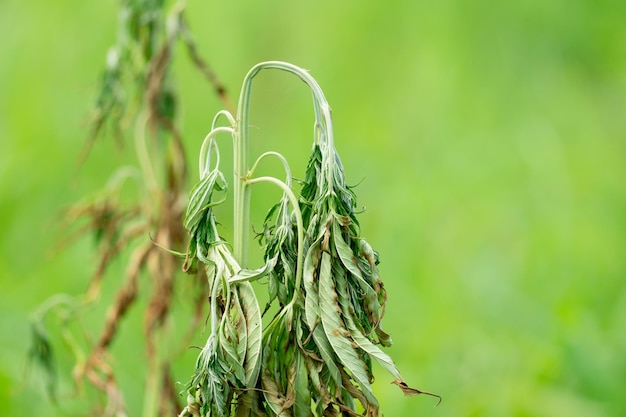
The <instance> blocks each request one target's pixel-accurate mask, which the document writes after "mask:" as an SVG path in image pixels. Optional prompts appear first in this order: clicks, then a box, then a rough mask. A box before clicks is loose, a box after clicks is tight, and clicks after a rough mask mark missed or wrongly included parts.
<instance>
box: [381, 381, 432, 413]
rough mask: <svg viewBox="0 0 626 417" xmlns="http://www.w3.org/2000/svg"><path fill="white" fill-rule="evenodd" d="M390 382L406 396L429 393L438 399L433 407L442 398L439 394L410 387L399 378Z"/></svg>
mask: <svg viewBox="0 0 626 417" xmlns="http://www.w3.org/2000/svg"><path fill="white" fill-rule="evenodd" d="M392 384H395V385H397V386H398V387H400V389H401V390H402V393H403V394H404V395H405V396H407V397H411V396H413V395H419V394H424V395H429V396H431V397H435V398H437V399H438V401H437V404H435V407H437V406H438V405H439V404H441V400H442V398H441V395H438V394H434V393H432V392H428V391H420V390H418V389H416V388H411V387H409V386H408V385H407V384H406V382H404V381H402V380H401V379H396V380H395V381H393V382H392Z"/></svg>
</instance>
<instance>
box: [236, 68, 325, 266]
mask: <svg viewBox="0 0 626 417" xmlns="http://www.w3.org/2000/svg"><path fill="white" fill-rule="evenodd" d="M263 69H278V70H282V71H287V72H289V73H292V74H294V75H296V76H298V77H299V78H300V79H301V80H302V81H304V82H305V83H306V84H307V85H308V86H309V88H310V89H311V91H312V93H313V104H314V108H315V116H316V125H315V129H316V130H319V131H320V134H319V138H317V139H316V140H318V141H320V142H321V141H324V142H325V143H324V145H325V146H326V147H327V148H329V149H334V144H333V140H334V139H333V127H332V123H333V122H332V118H331V111H330V107H329V105H328V102H327V101H326V97H325V96H324V93H323V91H322V89H321V87H320V86H319V84H318V83H317V81H315V79H314V78H313V77H311V75H310V74H309V73H308V72H307V71H306V70H304V69H302V68H300V67H298V66H296V65H293V64H289V63H287V62H281V61H267V62H262V63H260V64H257V65H255V66H254V67H252V69H251V70H250V71H249V72H248V74H247V75H246V77H245V79H244V82H243V86H242V88H241V94H240V96H239V104H238V107H237V124H236V127H235V143H234V176H235V179H234V183H235V184H234V233H235V239H234V246H233V250H234V255H235V258H236V259H238V260H239V261H240V265H241V267H242V268H246V267H247V264H248V262H247V260H248V241H249V238H248V229H249V222H250V218H249V217H250V215H249V214H250V192H249V190H248V187H247V185H248V184H250V181H249V180H248V178H249V173H248V171H247V167H248V148H249V138H248V136H249V134H248V131H249V126H248V120H249V116H250V98H251V94H252V80H253V79H254V77H255V76H256V75H257V74H258V73H259V72H260V71H261V70H263ZM316 136H317V135H316ZM320 144H321V143H320ZM330 161H331V162H329V163H332V161H333V159H332V158H331V159H330ZM330 168H331V169H328V170H327V172H328V175H329V177H330V178H329V183H330V184H332V175H333V169H332V167H330Z"/></svg>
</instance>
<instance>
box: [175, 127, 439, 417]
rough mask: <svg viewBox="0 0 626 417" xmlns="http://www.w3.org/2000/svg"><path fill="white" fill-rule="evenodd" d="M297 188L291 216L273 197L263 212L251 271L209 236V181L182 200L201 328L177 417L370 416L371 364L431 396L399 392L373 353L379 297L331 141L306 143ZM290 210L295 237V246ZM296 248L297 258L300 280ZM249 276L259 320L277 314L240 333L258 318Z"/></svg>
mask: <svg viewBox="0 0 626 417" xmlns="http://www.w3.org/2000/svg"><path fill="white" fill-rule="evenodd" d="M217 179H219V181H218V180H217ZM301 184H302V187H301V192H300V197H299V200H298V204H297V207H291V206H290V204H289V200H288V199H287V197H286V196H284V197H283V198H282V199H281V200H280V201H279V202H278V203H277V204H276V205H274V206H273V207H272V208H271V209H270V210H269V212H268V214H267V216H266V218H265V221H264V225H263V230H262V232H261V233H260V234H259V241H260V243H261V244H262V245H263V247H264V250H265V255H264V257H265V265H264V266H263V267H261V268H259V269H257V270H241V269H238V266H237V264H236V262H235V261H234V259H232V255H231V254H230V251H229V250H228V248H227V245H225V243H224V242H223V241H222V240H220V238H219V235H218V232H217V229H216V221H215V218H214V214H213V211H212V208H213V207H214V206H215V205H216V204H219V203H221V202H222V201H223V198H216V197H215V195H216V192H218V191H219V192H221V191H224V190H225V187H224V181H223V176H222V175H221V174H220V173H219V171H218V170H217V169H214V170H213V171H210V172H209V173H208V174H206V176H205V177H204V178H203V179H201V181H200V183H199V184H198V185H197V186H196V187H195V188H194V190H193V191H192V193H191V198H190V201H189V206H188V210H187V217H186V220H185V227H186V228H187V230H188V231H189V233H190V243H189V247H188V251H187V258H186V262H185V265H186V267H187V268H188V269H194V268H195V267H196V266H197V265H198V264H200V263H201V264H203V266H204V268H205V269H206V271H207V278H208V281H209V285H210V287H211V289H212V294H213V295H212V296H211V299H210V302H211V311H212V313H211V322H212V330H211V335H210V336H209V338H208V341H207V345H206V346H205V347H204V348H203V350H202V352H201V353H200V356H199V357H198V360H197V363H196V369H195V372H194V375H193V377H192V379H191V381H190V382H189V383H188V384H187V386H186V388H185V392H186V393H187V398H188V405H187V407H186V408H185V410H184V411H183V412H182V413H181V416H194V417H195V416H202V417H204V416H238V417H239V416H289V417H313V416H339V415H344V416H347V415H351V416H368V417H375V416H378V415H379V403H378V401H377V399H376V397H375V395H374V392H373V390H372V385H371V384H372V382H373V381H374V375H373V372H372V362H373V361H377V362H378V363H380V364H381V366H382V367H383V368H384V369H385V370H386V371H388V372H389V373H390V374H391V375H392V377H393V378H394V383H395V384H396V385H398V386H399V387H400V388H401V390H402V391H403V392H404V393H405V394H406V395H414V394H422V393H424V394H428V395H434V394H430V393H427V392H423V391H419V390H416V389H414V388H410V387H409V386H408V385H407V384H406V383H405V382H404V380H403V379H402V376H401V375H400V372H399V371H398V369H397V367H396V366H395V364H394V363H393V361H392V359H391V358H390V357H389V356H388V355H387V354H386V353H384V352H383V351H382V349H381V347H387V346H390V345H391V338H390V336H389V335H388V334H387V333H385V331H384V330H383V328H382V324H381V321H382V318H383V315H384V309H385V303H386V300H387V295H386V290H385V287H384V285H383V282H382V280H381V278H380V275H379V272H378V263H379V258H378V253H377V252H376V251H374V250H373V249H372V247H371V246H370V245H369V244H368V242H367V241H366V240H365V239H363V238H362V237H360V234H359V223H358V220H357V210H356V196H355V194H354V192H353V190H352V189H351V188H350V187H348V186H347V185H346V182H345V176H344V172H343V167H342V164H341V160H340V158H339V156H338V154H337V152H336V150H335V148H334V146H333V145H332V142H330V141H328V140H324V138H323V137H321V138H320V139H318V140H317V141H316V143H315V144H314V146H313V151H312V155H311V157H310V160H309V162H308V166H307V169H306V175H305V179H304V180H303V181H302V183H301ZM296 212H300V213H301V214H302V222H303V225H304V227H305V228H306V233H304V240H302V241H299V239H298V238H297V235H298V225H297V222H296V220H295V218H296ZM299 245H302V248H300V247H299ZM299 249H303V250H304V252H305V253H306V255H305V257H304V262H303V265H301V266H300V267H302V273H301V276H302V278H301V279H300V278H299V276H300V275H299V274H298V271H297V268H298V267H299V265H298V262H297V258H298V250H299ZM261 277H265V278H266V279H267V281H268V285H267V288H268V293H269V302H268V306H267V307H266V308H265V311H266V312H267V311H270V306H271V305H277V306H278V309H277V312H276V313H275V315H274V316H273V317H272V319H271V321H270V322H269V324H268V325H267V326H265V328H263V329H261V327H260V326H259V327H257V328H255V329H254V330H255V332H253V333H251V332H249V328H247V327H246V325H247V324H249V323H250V322H251V321H254V322H255V320H257V318H258V317H259V316H258V314H259V310H258V304H257V303H256V302H255V301H256V298H255V297H254V294H253V293H252V289H251V286H250V282H251V281H253V280H256V279H259V278H261ZM244 289H245V290H244ZM242 291H245V293H246V294H250V297H249V298H246V299H244V298H243V297H241V294H242ZM242 335H247V337H249V339H248V340H247V342H246V341H245V336H242ZM250 337H251V339H250ZM434 396H436V395H434Z"/></svg>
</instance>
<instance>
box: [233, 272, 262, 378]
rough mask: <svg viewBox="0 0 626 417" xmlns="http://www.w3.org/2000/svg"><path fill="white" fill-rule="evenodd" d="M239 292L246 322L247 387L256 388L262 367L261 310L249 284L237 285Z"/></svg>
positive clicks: (245, 365)
mask: <svg viewBox="0 0 626 417" xmlns="http://www.w3.org/2000/svg"><path fill="white" fill-rule="evenodd" d="M237 290H238V291H239V295H240V297H241V300H242V308H243V312H244V317H245V320H246V331H247V347H246V357H245V362H244V370H245V371H246V381H245V382H246V386H247V387H248V388H252V387H254V386H256V381H257V378H258V375H259V369H260V366H261V348H262V337H263V328H262V326H261V310H260V308H259V302H258V301H257V298H256V295H255V294H254V290H253V289H252V286H251V285H250V284H249V283H241V284H239V285H237Z"/></svg>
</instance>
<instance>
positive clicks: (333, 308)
mask: <svg viewBox="0 0 626 417" xmlns="http://www.w3.org/2000/svg"><path fill="white" fill-rule="evenodd" d="M319 280H320V285H319V288H320V292H319V296H320V316H321V319H322V320H321V321H322V325H323V327H324V333H325V334H326V337H327V338H328V341H329V342H330V345H331V346H332V348H333V350H334V352H335V354H336V355H337V357H338V358H339V359H340V360H341V363H342V365H343V366H345V367H346V368H347V369H348V370H349V371H350V374H351V376H352V378H354V380H355V381H356V382H357V383H358V384H359V388H360V389H361V391H363V394H364V395H365V397H366V398H367V400H368V402H369V403H371V404H373V405H376V406H377V405H378V402H377V400H376V397H375V396H374V393H373V392H372V387H371V385H370V382H369V378H368V376H367V372H366V370H365V369H366V367H365V364H364V363H363V361H362V360H361V358H360V357H359V354H358V353H357V351H356V350H355V349H354V348H353V347H352V341H351V340H350V339H349V338H348V337H349V336H347V335H346V333H347V332H348V331H347V330H346V328H345V326H344V324H343V322H342V320H341V317H340V315H339V313H340V311H341V309H340V307H339V305H338V303H337V293H336V292H335V285H334V283H333V280H332V276H331V258H330V254H328V252H324V253H322V260H321V263H320V277H319Z"/></svg>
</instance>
